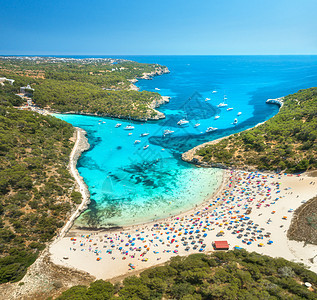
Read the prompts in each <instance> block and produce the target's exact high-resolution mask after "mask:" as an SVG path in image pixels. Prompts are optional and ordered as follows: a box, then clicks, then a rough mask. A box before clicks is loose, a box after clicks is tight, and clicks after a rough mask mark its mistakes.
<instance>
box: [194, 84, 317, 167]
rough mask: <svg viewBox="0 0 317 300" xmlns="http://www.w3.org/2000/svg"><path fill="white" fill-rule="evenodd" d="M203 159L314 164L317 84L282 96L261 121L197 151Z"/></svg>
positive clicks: (264, 164)
mask: <svg viewBox="0 0 317 300" xmlns="http://www.w3.org/2000/svg"><path fill="white" fill-rule="evenodd" d="M195 155H196V156H199V157H200V158H201V159H202V160H203V161H204V162H207V163H210V164H213V163H221V164H223V165H225V166H230V167H238V168H248V167H253V168H256V169H260V170H286V171H287V172H291V173H293V172H300V171H305V170H309V169H316V168H317V88H310V89H306V90H300V91H299V92H297V93H295V94H293V95H289V96H287V97H285V98H284V106H283V107H282V108H281V110H280V111H279V113H278V114H277V115H276V116H274V117H273V118H271V119H270V120H268V121H267V122H265V123H264V124H262V125H260V126H258V127H256V128H253V129H251V130H247V131H243V132H241V133H237V134H234V135H233V136H230V137H228V138H225V139H223V140H221V141H220V142H218V143H216V144H214V145H207V146H205V147H203V148H201V149H199V150H198V151H197V152H196V154H195Z"/></svg>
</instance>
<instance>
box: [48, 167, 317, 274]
mask: <svg viewBox="0 0 317 300" xmlns="http://www.w3.org/2000/svg"><path fill="white" fill-rule="evenodd" d="M225 172H226V175H225V177H224V182H223V184H222V186H221V189H220V190H219V191H218V192H217V193H216V194H214V195H213V196H212V197H211V199H208V202H204V203H203V205H202V206H200V207H197V208H195V209H193V210H191V211H189V212H187V213H184V214H182V215H178V216H173V217H171V218H169V219H164V220H161V221H157V222H156V223H149V224H144V225H139V226H134V227H133V228H125V229H123V230H112V231H98V232H89V231H70V232H69V233H68V234H67V236H65V237H63V238H59V239H57V240H56V241H55V242H54V243H53V244H52V245H51V246H50V249H49V252H50V254H51V260H52V262H53V263H55V264H57V265H62V266H65V267H69V268H74V269H77V270H81V271H86V272H88V273H90V274H91V275H93V276H95V277H96V278H102V279H111V278H114V277H118V276H122V275H125V274H129V273H131V274H132V273H133V272H135V271H140V270H143V269H146V268H148V267H151V266H155V265H158V264H162V263H164V262H166V261H168V260H169V259H170V258H171V257H173V256H176V255H189V254H192V253H200V252H201V253H208V252H210V251H213V246H212V243H213V242H214V241H221V240H226V241H228V243H229V245H230V249H233V248H234V247H236V246H238V247H241V248H245V249H246V250H248V251H256V252H258V253H261V254H266V255H270V256H272V257H283V258H286V259H288V260H291V261H296V262H301V263H304V264H305V265H307V266H308V267H310V269H311V270H312V271H314V272H317V264H316V262H315V261H314V259H313V258H314V257H315V256H316V255H317V246H313V245H306V246H305V245H304V243H300V242H295V241H289V240H288V239H287V230H288V228H289V226H290V222H291V219H292V214H293V211H295V210H296V208H297V207H299V206H300V205H301V204H303V203H304V202H305V201H307V200H309V199H311V198H312V197H314V196H315V195H316V194H317V188H316V187H317V185H316V182H317V178H316V177H309V176H307V175H305V174H303V175H300V176H297V175H286V174H283V175H277V174H269V173H260V172H245V171H225ZM315 260H316V259H315Z"/></svg>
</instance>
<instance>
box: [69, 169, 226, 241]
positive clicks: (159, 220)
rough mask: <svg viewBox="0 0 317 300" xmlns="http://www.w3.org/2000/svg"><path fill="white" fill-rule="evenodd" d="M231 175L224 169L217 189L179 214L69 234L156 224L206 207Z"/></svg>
mask: <svg viewBox="0 0 317 300" xmlns="http://www.w3.org/2000/svg"><path fill="white" fill-rule="evenodd" d="M228 179H229V176H228V173H227V171H226V170H224V172H223V174H222V178H221V183H220V184H219V186H218V187H217V189H216V190H215V191H214V192H213V193H212V194H210V195H209V196H208V197H206V198H205V199H204V200H203V201H202V202H201V203H199V204H196V205H195V206H194V207H192V208H190V209H187V210H185V211H182V212H179V213H177V214H174V215H171V216H168V217H164V218H159V219H155V220H151V221H148V222H141V223H139V224H135V225H126V226H115V227H109V228H105V227H101V228H80V227H77V228H72V227H71V228H70V230H69V232H68V233H69V235H71V234H74V233H75V234H81V233H85V232H87V231H92V232H94V233H103V232H109V231H111V232H116V231H128V230H134V229H135V228H138V227H142V226H150V225H154V224H159V223H162V222H165V221H167V220H169V219H172V218H175V217H183V216H185V215H187V214H191V213H194V212H195V211H196V210H199V209H202V208H204V207H205V206H206V205H207V203H209V202H210V201H211V199H212V198H215V197H217V196H219V195H220V194H221V191H222V190H223V188H224V186H225V185H226V183H227V182H228Z"/></svg>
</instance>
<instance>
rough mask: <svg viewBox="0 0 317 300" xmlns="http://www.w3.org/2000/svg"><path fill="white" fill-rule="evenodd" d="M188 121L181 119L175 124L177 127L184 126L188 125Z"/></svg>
mask: <svg viewBox="0 0 317 300" xmlns="http://www.w3.org/2000/svg"><path fill="white" fill-rule="evenodd" d="M188 123H189V121H187V120H185V119H182V120H180V121H178V122H177V125H185V124H188Z"/></svg>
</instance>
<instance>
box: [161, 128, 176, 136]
mask: <svg viewBox="0 0 317 300" xmlns="http://www.w3.org/2000/svg"><path fill="white" fill-rule="evenodd" d="M173 132H174V131H173V130H168V129H165V130H164V132H163V133H164V135H168V134H172V133H173Z"/></svg>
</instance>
